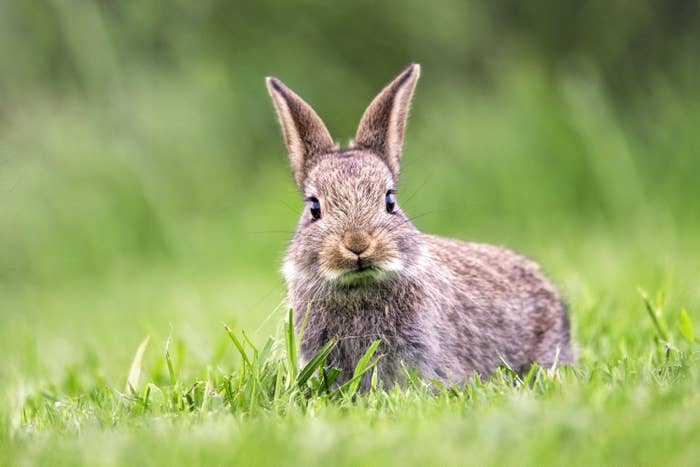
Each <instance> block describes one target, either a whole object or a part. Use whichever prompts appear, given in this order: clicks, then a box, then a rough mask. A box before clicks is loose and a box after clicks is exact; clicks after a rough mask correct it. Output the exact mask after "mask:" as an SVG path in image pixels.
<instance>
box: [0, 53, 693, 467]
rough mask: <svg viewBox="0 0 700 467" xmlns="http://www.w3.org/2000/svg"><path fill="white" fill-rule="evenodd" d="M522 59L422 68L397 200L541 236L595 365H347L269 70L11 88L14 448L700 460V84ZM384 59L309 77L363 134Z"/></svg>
mask: <svg viewBox="0 0 700 467" xmlns="http://www.w3.org/2000/svg"><path fill="white" fill-rule="evenodd" d="M509 66H510V68H509V69H508V70H506V72H505V73H504V74H503V77H502V78H501V79H499V80H498V81H497V82H495V83H491V84H490V86H488V87H486V88H484V87H482V86H481V85H477V84H470V83H455V82H453V81H450V80H449V79H447V78H445V77H440V76H435V75H433V76H431V70H430V68H429V67H425V68H424V77H423V78H422V82H421V83H419V85H418V90H417V96H416V100H415V103H414V108H413V116H412V119H411V121H410V123H409V128H408V134H407V142H406V148H405V155H404V161H405V162H404V165H403V169H404V175H403V180H402V185H401V187H400V190H399V194H398V202H399V203H400V204H402V206H403V208H404V209H405V210H406V211H408V212H409V214H411V215H414V216H416V221H415V222H416V224H417V225H418V226H419V227H420V228H421V229H422V230H424V231H426V232H431V233H437V234H441V235H445V236H452V237H456V238H461V239H468V240H476V241H483V242H490V243H496V244H500V245H506V246H509V247H511V248H513V249H515V250H516V251H518V252H520V253H523V254H525V255H528V256H530V257H532V258H535V259H537V260H538V261H539V262H540V263H541V264H542V266H543V268H544V269H545V270H546V271H547V273H548V275H549V276H550V277H551V278H552V280H553V281H554V282H555V283H556V284H557V285H558V286H559V287H560V288H561V290H562V292H563V295H564V296H565V297H566V301H567V302H568V304H569V306H570V310H571V318H572V326H573V328H572V329H573V337H574V340H575V342H576V344H577V346H578V353H579V361H578V363H577V364H576V365H575V366H573V367H571V368H563V369H549V368H535V369H534V370H533V371H532V372H531V373H529V374H528V375H524V376H517V375H515V374H513V373H512V372H511V371H510V370H509V369H508V368H506V367H503V368H501V370H500V371H499V372H498V373H497V374H496V375H495V376H494V377H493V378H492V379H490V380H488V381H481V380H479V379H478V378H477V379H474V380H472V381H469V382H467V383H465V384H464V385H462V386H455V387H451V388H436V387H435V386H433V385H432V383H431V382H429V381H421V380H419V379H417V378H415V377H413V375H409V378H408V380H409V383H408V384H407V385H406V386H404V387H381V386H379V387H375V388H374V389H373V390H372V391H370V392H369V393H367V394H356V393H354V390H353V389H354V388H353V387H351V386H350V387H346V388H344V390H343V391H341V392H334V391H332V390H329V389H328V388H327V387H326V386H325V385H324V380H323V375H319V373H317V372H312V371H311V370H313V369H314V368H306V369H304V368H297V366H296V360H295V358H294V354H295V349H296V344H295V337H294V336H291V337H290V336H289V333H288V329H287V328H286V320H287V317H288V309H287V307H286V305H285V303H284V284H283V282H282V279H281V275H280V274H279V272H278V271H279V268H280V264H281V256H282V254H283V251H284V248H285V244H286V242H287V240H288V239H289V237H290V235H291V231H292V229H293V228H294V225H295V222H296V217H297V215H298V211H299V209H300V208H301V205H302V201H301V200H300V199H299V196H298V194H297V193H296V191H295V189H294V186H293V183H292V180H291V177H290V176H289V173H288V167H287V158H286V155H285V153H284V149H283V144H282V138H281V136H280V135H279V131H278V129H277V126H276V125H277V124H276V122H275V119H274V115H273V113H272V106H271V105H270V104H269V101H268V97H267V96H266V94H265V89H264V83H263V75H262V74H261V73H259V72H258V71H259V70H257V69H254V68H253V69H252V71H250V72H249V73H247V74H245V73H244V74H241V75H237V76H235V77H226V76H225V71H224V70H222V69H220V68H217V67H216V66H212V65H204V64H199V65H197V66H194V65H193V67H192V69H191V70H181V71H179V72H173V73H171V74H164V73H145V74H143V75H139V74H137V73H133V74H130V75H128V77H125V78H124V80H123V82H121V83H120V84H119V86H113V87H108V88H107V89H106V90H100V91H94V92H90V93H80V92H72V91H68V92H65V93H62V94H60V95H58V96H57V95H56V94H54V93H50V92H47V93H46V94H41V93H39V94H33V95H31V96H29V97H26V98H25V99H22V101H21V102H22V105H14V106H13V107H12V109H11V111H8V112H6V113H5V114H3V117H4V118H3V120H2V126H1V127H0V209H2V217H1V218H0V219H2V220H1V221H0V352H1V353H2V355H3V358H2V360H1V361H0V381H2V384H1V385H0V465H42V464H46V465H81V464H84V465H212V464H214V465H219V464H221V465H223V464H232V463H237V464H241V465H280V464H282V465H286V464H293V463H298V464H300V465H320V464H326V465H329V464H331V465H365V464H368V465H490V464H493V465H502V464H529V465H562V464H573V465H597V464H614V465H659V464H666V465H693V464H696V463H697V459H698V458H699V457H700V416H699V414H700V410H699V409H700V365H699V363H700V345H699V344H698V337H697V336H698V335H700V329H698V327H697V326H698V323H700V281H698V278H699V277H700V248H698V246H699V245H700V243H699V242H698V238H700V206H699V203H698V200H699V199H700V188H699V187H698V183H697V179H698V178H697V177H698V173H700V136H698V133H697V128H698V124H700V105H699V104H698V103H700V95H698V93H697V89H695V86H688V87H687V88H680V89H679V88H674V87H671V86H669V85H668V83H667V82H666V81H664V79H663V78H661V77H658V81H654V85H653V86H652V89H654V90H655V91H654V92H651V93H649V95H647V96H646V99H644V100H643V102H642V103H641V104H638V105H637V106H636V107H625V106H620V105H619V103H617V102H616V101H615V100H613V99H612V98H611V97H610V96H609V95H608V94H607V92H606V90H605V87H604V86H603V85H602V83H601V82H600V81H598V80H597V78H596V75H595V74H594V73H593V74H584V75H581V74H563V75H560V76H557V77H552V76H550V75H548V74H547V73H546V72H544V71H543V70H541V69H539V68H538V67H537V66H533V65H532V64H531V63H529V62H525V63H520V62H517V61H516V62H513V63H512V64H510V65H509ZM280 73H283V71H282V70H281V71H280ZM357 73H358V74H360V73H359V72H357ZM338 76H339V78H338V79H344V78H342V76H343V75H342V74H339V75H338ZM391 76H392V75H391V74H388V75H387V76H386V77H384V78H382V79H384V80H388V79H389V78H391ZM319 79H320V78H319ZM347 81H349V82H352V80H351V79H348V80H347ZM689 82H691V83H692V81H689ZM288 84H289V85H290V86H292V87H294V88H295V89H296V90H297V91H299V92H300V93H301V94H302V95H304V91H305V86H306V87H307V89H308V87H309V86H310V85H308V84H306V85H305V83H304V81H303V80H296V82H295V81H294V80H293V79H292V80H290V81H289V82H288ZM382 84H383V83H382V82H377V83H376V86H375V88H374V89H372V88H369V87H367V88H366V89H365V87H363V85H356V86H354V87H353V88H352V89H351V90H352V92H350V91H348V94H351V95H352V99H357V101H358V102H357V104H356V107H352V108H351V109H350V110H351V111H350V112H348V113H349V114H350V115H348V116H337V115H336V116H333V115H332V114H333V113H334V109H336V103H334V102H333V101H332V100H320V99H319V96H323V93H321V92H320V91H318V90H317V91H316V94H315V97H316V99H314V92H311V93H310V94H311V96H309V100H311V102H312V104H313V105H314V106H315V107H316V108H317V110H318V111H319V113H320V114H321V116H322V117H327V116H328V117H329V118H328V120H329V125H330V126H331V128H330V129H331V132H332V133H334V134H336V135H346V136H350V135H352V134H353V132H354V126H353V125H355V124H356V122H357V119H358V118H359V116H360V112H361V108H362V107H363V106H364V104H365V103H366V101H368V99H369V98H370V97H371V96H372V95H373V94H374V93H375V92H376V91H377V90H378V88H379V87H380V86H381V85H382ZM332 97H333V96H332V94H331V95H330V97H329V99H332ZM338 99H344V100H343V102H345V100H348V99H350V97H348V96H345V95H343V96H338ZM353 105H355V104H353ZM621 109H622V110H621ZM345 139H346V138H343V139H342V140H343V141H345ZM465 345H469V343H465ZM368 356H369V357H371V358H369V359H368V361H367V367H366V368H365V369H364V370H363V371H369V372H371V371H372V362H373V361H374V359H375V358H380V356H381V345H380V347H379V349H378V350H377V352H376V353H375V354H373V355H368ZM305 370H306V371H305ZM358 370H362V369H361V368H360V369H358Z"/></svg>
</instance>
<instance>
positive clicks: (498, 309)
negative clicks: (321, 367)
mask: <svg viewBox="0 0 700 467" xmlns="http://www.w3.org/2000/svg"><path fill="white" fill-rule="evenodd" d="M419 71H420V69H419V67H418V66H417V65H412V66H411V67H409V68H408V69H407V70H406V71H404V72H403V73H402V74H401V75H399V77H397V78H396V79H395V80H394V81H393V82H392V83H391V84H389V86H387V87H386V88H385V89H384V90H383V91H382V92H381V93H380V94H379V95H378V96H377V98H375V100H374V101H373V102H372V104H370V106H369V107H368V109H367V111H366V112H365V114H364V116H363V118H362V121H361V123H360V128H359V130H358V133H357V136H356V139H355V141H354V142H353V143H352V144H351V145H350V148H348V149H345V150H341V149H340V148H339V147H338V146H337V145H336V144H335V143H334V142H333V140H332V139H331V138H330V135H329V134H328V131H327V130H326V128H325V126H324V125H323V123H322V122H321V120H320V119H319V118H318V116H317V115H316V114H315V112H314V111H313V110H312V109H311V107H309V106H308V104H306V103H305V102H304V101H303V100H302V99H301V98H300V97H299V96H297V95H296V94H294V93H293V92H292V91H291V90H289V89H288V88H287V87H286V86H284V85H283V84H282V83H281V82H280V81H278V80H276V79H274V78H268V89H269V91H270V95H271V96H272V98H273V102H274V103H275V107H276V110H277V113H278V116H279V119H280V123H281V126H282V130H283V134H284V137H285V142H286V144H287V148H288V150H289V157H290V161H291V164H292V172H293V175H294V178H295V181H296V182H297V186H298V188H299V190H300V191H301V192H302V194H303V196H304V198H305V200H306V201H307V206H306V208H305V209H304V212H303V214H302V216H301V219H300V221H299V224H298V226H297V230H296V232H295V234H294V237H293V238H292V241H291V242H290V244H289V247H288V250H287V255H286V258H285V261H284V267H283V273H284V276H285V280H286V282H287V289H288V301H289V304H290V306H292V308H293V309H294V324H295V328H296V331H297V333H299V332H300V331H301V326H302V323H303V322H304V321H305V320H306V326H305V329H304V332H303V335H302V340H301V352H300V357H301V359H302V363H303V362H304V361H308V360H309V359H310V358H311V357H313V355H315V354H316V353H317V352H318V351H319V350H320V349H321V347H323V345H324V344H326V342H328V341H329V340H330V339H332V338H337V339H338V344H337V346H336V348H335V349H334V350H333V351H332V353H331V355H330V356H329V362H328V363H329V365H331V366H334V367H337V368H339V369H341V370H342V373H341V375H340V377H339V380H338V381H339V382H342V381H346V380H347V379H348V378H350V377H351V376H352V373H353V370H354V368H355V366H356V364H357V362H358V360H359V358H360V357H361V356H362V355H363V354H364V353H365V351H366V350H367V348H368V347H369V346H370V344H371V343H372V342H373V341H375V340H376V339H381V344H380V347H379V351H378V352H379V353H380V354H381V355H382V358H381V359H380V361H379V364H378V366H377V368H378V376H379V378H380V379H381V380H382V381H383V382H384V383H393V382H400V381H401V380H402V378H403V375H404V374H405V370H412V369H415V370H417V371H418V372H419V374H420V375H421V376H423V377H425V378H430V379H435V380H438V381H441V382H443V383H461V382H464V381H465V380H466V379H468V378H469V377H470V376H471V375H472V374H473V373H474V372H478V373H479V374H480V375H482V376H488V375H490V374H491V373H493V371H494V370H495V369H496V368H497V367H498V366H499V365H500V364H501V363H503V362H505V363H507V364H508V365H509V366H510V367H511V368H513V369H515V370H518V371H525V370H526V369H527V368H528V367H529V366H530V365H532V363H533V362H538V363H539V364H540V365H543V366H552V365H555V364H557V363H560V364H567V363H572V362H573V361H574V354H573V351H572V349H571V345H570V339H569V320H568V315H567V311H566V307H565V306H564V304H563V302H562V300H561V298H560V297H559V294H558V293H557V290H556V289H555V288H554V287H553V286H552V284H551V283H550V282H549V281H548V280H547V279H546V278H545V277H544V275H543V274H542V272H541V271H540V269H539V266H538V265H537V264H536V263H534V262H532V261H530V260H528V259H526V258H524V257H522V256H519V255H516V254H515V253H513V252H511V251H509V250H507V249H504V248H500V247H496V246H491V245H485V244H478V243H467V242H462V241H459V240H453V239H447V238H442V237H438V236H434V235H428V234H424V233H421V232H420V231H418V230H417V228H416V227H415V226H414V225H413V224H412V222H411V221H410V219H409V218H408V217H407V215H406V214H405V213H404V212H403V211H402V210H401V209H400V208H399V207H398V204H397V202H396V200H395V190H396V184H397V182H398V175H399V165H400V158H401V145H402V141H403V132H404V128H405V124H406V118H407V114H408V107H409V105H410V99H411V96H412V93H413V89H414V87H415V84H416V81H417V79H418V75H419ZM366 384H367V380H366V378H365V380H364V381H363V385H366Z"/></svg>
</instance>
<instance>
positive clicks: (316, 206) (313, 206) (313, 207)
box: [308, 196, 321, 220]
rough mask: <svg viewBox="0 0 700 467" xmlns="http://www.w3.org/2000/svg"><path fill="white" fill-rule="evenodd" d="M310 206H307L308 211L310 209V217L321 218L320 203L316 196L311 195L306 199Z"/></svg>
mask: <svg viewBox="0 0 700 467" xmlns="http://www.w3.org/2000/svg"><path fill="white" fill-rule="evenodd" d="M308 201H309V203H310V206H309V211H311V217H313V218H314V220H316V219H320V218H321V203H319V202H318V198H315V197H313V196H312V197H311V198H309V199H308Z"/></svg>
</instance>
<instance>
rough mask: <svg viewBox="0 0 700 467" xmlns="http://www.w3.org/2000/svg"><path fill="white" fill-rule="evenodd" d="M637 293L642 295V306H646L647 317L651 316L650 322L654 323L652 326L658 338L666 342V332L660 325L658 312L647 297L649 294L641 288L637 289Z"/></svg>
mask: <svg viewBox="0 0 700 467" xmlns="http://www.w3.org/2000/svg"><path fill="white" fill-rule="evenodd" d="M639 294H640V295H641V296H642V300H643V301H644V306H645V307H646V310H647V313H648V314H649V317H650V318H651V322H652V323H654V328H656V333H657V335H658V336H659V338H660V339H662V340H664V341H666V342H668V333H667V332H666V330H665V329H664V327H663V326H662V323H661V320H660V319H659V316H658V314H657V313H656V311H655V310H654V306H653V305H652V304H651V301H650V299H649V294H648V293H647V292H646V291H645V290H644V289H642V288H640V289H639Z"/></svg>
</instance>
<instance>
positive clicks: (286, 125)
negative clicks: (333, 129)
mask: <svg viewBox="0 0 700 467" xmlns="http://www.w3.org/2000/svg"><path fill="white" fill-rule="evenodd" d="M265 81H266V82H267V90H268V92H269V93H270V97H272V102H273V103H274V104H275V110H276V111H277V117H278V118H279V122H280V126H281V127H282V133H283V134H284V142H285V144H286V145H287V150H288V151H289V161H290V162H291V164H292V174H293V175H294V181H296V184H297V186H298V187H299V189H300V190H303V187H304V180H305V179H306V175H307V173H308V171H309V169H311V167H312V166H313V165H314V164H315V163H316V162H317V161H318V158H319V157H320V156H322V155H324V154H327V153H329V152H333V151H335V150H337V149H338V148H337V146H336V144H335V143H334V142H333V139H332V138H331V135H330V133H328V130H327V129H326V126H325V125H324V124H323V121H322V120H321V119H320V118H319V116H318V115H317V114H316V112H314V110H313V109H312V108H311V106H310V105H309V104H307V103H306V102H304V100H303V99H302V98H301V97H299V96H297V95H296V94H295V93H294V91H292V90H291V89H289V88H288V87H287V86H285V85H284V84H283V83H282V81H280V80H278V79H277V78H274V77H271V76H270V77H268V78H266V80H265Z"/></svg>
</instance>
